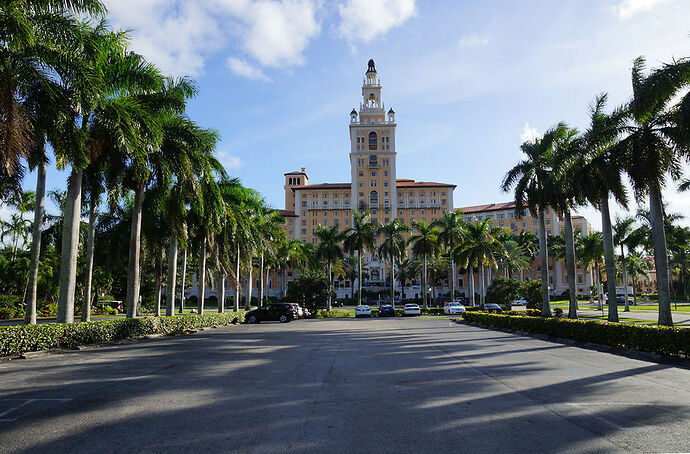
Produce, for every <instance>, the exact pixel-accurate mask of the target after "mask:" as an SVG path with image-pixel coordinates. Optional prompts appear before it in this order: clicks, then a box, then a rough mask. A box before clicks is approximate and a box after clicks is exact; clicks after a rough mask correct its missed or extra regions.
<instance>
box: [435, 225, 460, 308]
mask: <svg viewBox="0 0 690 454" xmlns="http://www.w3.org/2000/svg"><path fill="white" fill-rule="evenodd" d="M432 224H434V225H435V227H436V228H438V230H439V234H438V239H439V241H440V242H441V244H442V245H443V247H444V248H445V252H446V254H448V256H449V257H450V278H449V279H448V282H449V283H450V300H451V301H455V276H456V273H455V260H453V254H452V251H453V249H455V246H456V245H458V244H460V242H462V239H463V236H464V234H465V220H464V219H463V217H462V212H460V211H448V212H446V213H445V214H444V215H443V217H442V218H440V219H437V220H435V221H434V222H433V223H432Z"/></svg>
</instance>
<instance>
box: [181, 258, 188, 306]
mask: <svg viewBox="0 0 690 454" xmlns="http://www.w3.org/2000/svg"><path fill="white" fill-rule="evenodd" d="M186 278H187V249H186V248H185V250H184V252H183V253H182V281H181V282H180V314H183V313H184V289H185V280H186Z"/></svg>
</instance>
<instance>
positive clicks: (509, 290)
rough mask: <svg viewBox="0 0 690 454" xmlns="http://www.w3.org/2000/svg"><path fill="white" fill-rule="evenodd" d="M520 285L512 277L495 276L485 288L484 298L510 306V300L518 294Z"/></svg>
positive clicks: (514, 298) (513, 299)
mask: <svg viewBox="0 0 690 454" xmlns="http://www.w3.org/2000/svg"><path fill="white" fill-rule="evenodd" d="M521 288H522V285H521V283H520V281H518V280H517V279H513V278H509V277H508V278H506V277H500V276H498V277H495V278H494V280H493V281H491V284H489V286H488V287H487V289H486V299H487V300H488V301H489V302H491V303H495V304H500V305H501V306H503V307H507V308H510V306H511V305H512V302H513V301H515V300H516V299H517V298H518V297H519V296H520V293H521V292H520V289H521Z"/></svg>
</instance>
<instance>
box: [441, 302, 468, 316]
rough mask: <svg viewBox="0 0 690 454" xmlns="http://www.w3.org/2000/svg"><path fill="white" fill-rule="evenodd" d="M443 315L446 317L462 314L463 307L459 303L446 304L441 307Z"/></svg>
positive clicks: (463, 311)
mask: <svg viewBox="0 0 690 454" xmlns="http://www.w3.org/2000/svg"><path fill="white" fill-rule="evenodd" d="M443 313H444V314H446V315H457V314H464V313H465V306H463V305H462V304H460V303H448V304H446V305H445V306H443Z"/></svg>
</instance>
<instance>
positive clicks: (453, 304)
mask: <svg viewBox="0 0 690 454" xmlns="http://www.w3.org/2000/svg"><path fill="white" fill-rule="evenodd" d="M448 305H449V306H459V305H460V303H448Z"/></svg>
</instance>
